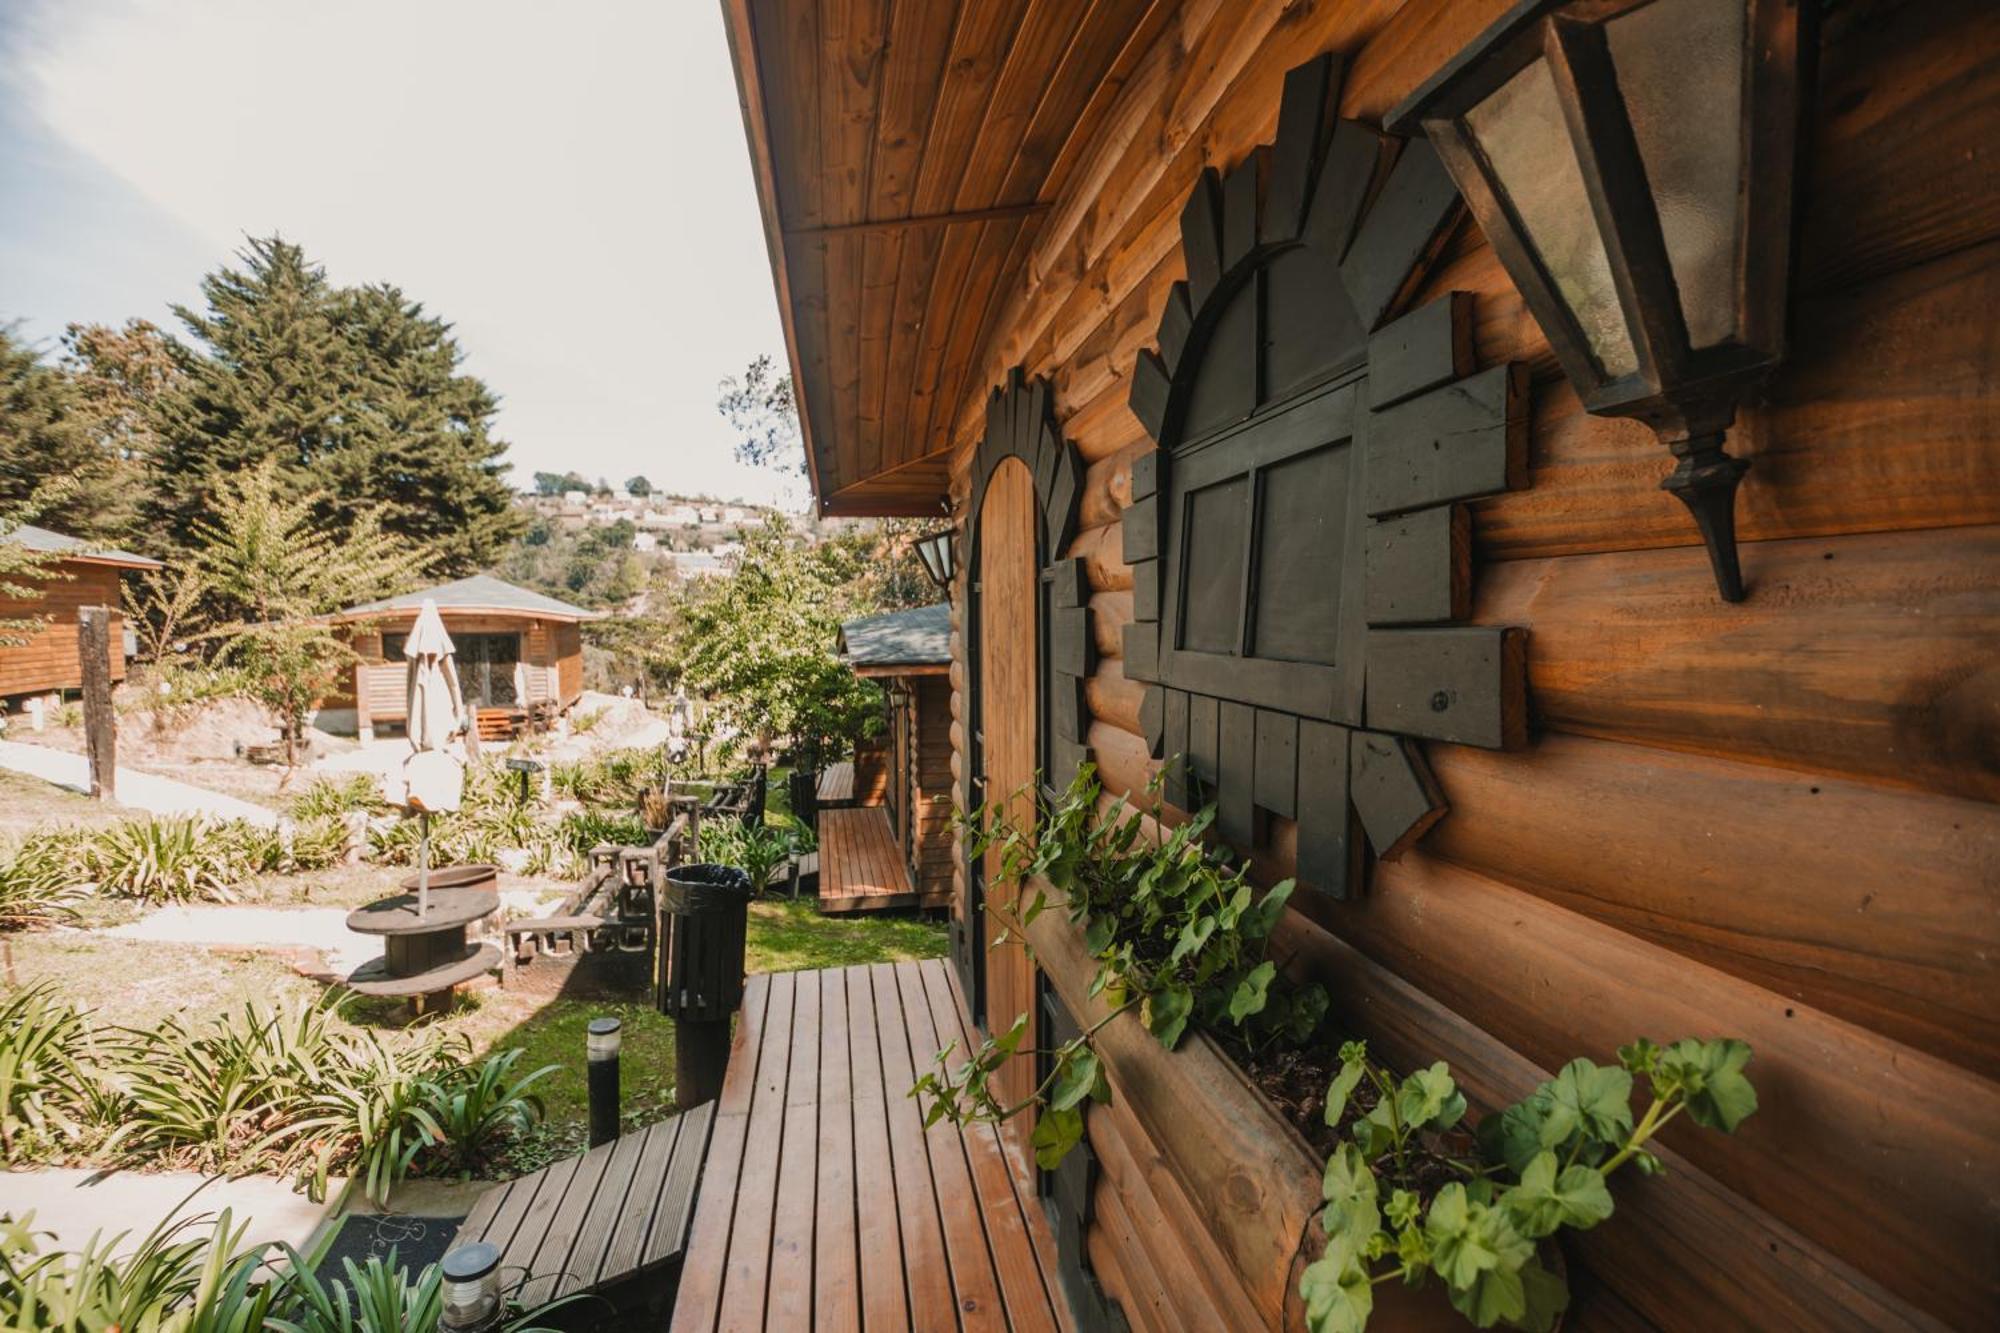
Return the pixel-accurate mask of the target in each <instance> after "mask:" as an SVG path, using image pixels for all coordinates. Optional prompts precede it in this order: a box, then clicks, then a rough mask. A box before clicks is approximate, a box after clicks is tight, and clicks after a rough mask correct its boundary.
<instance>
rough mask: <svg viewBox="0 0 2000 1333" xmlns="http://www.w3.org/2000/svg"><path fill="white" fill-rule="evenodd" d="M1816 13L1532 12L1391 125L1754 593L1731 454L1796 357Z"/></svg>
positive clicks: (1721, 569) (1713, 561) (1629, 4)
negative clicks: (1792, 335) (1808, 81)
mask: <svg viewBox="0 0 2000 1333" xmlns="http://www.w3.org/2000/svg"><path fill="white" fill-rule="evenodd" d="M1809 8H1810V6H1809V5H1806V4H1803V3H1800V2H1799V0H1525V2H1524V3H1522V4H1519V5H1516V6H1515V7H1514V8H1513V9H1512V10H1510V11H1509V12H1508V13H1507V14H1506V15H1504V16H1503V17H1502V18H1501V19H1500V20H1499V21H1497V22H1496V23H1494V24H1493V25H1492V26H1491V27H1490V28H1488V29H1487V30H1486V31H1485V32H1484V33H1482V34H1481V35H1480V36H1479V37H1478V38H1476V39H1475V40H1474V41H1473V43H1472V44H1471V45H1470V46H1468V47H1467V48H1466V49H1465V50H1464V51H1462V52H1461V53H1460V54H1459V55H1457V56H1456V57H1454V58H1453V59H1452V60H1451V61H1450V62H1449V63H1448V64H1447V65H1445V67H1444V68H1443V69H1442V70H1440V71H1438V73H1437V74H1436V75H1435V76H1433V77H1432V78H1431V79H1430V81H1429V82H1427V83H1425V84H1424V85H1423V87H1421V88H1419V89H1418V90H1417V91H1416V92H1415V93H1412V94H1411V95H1410V97H1409V99H1408V100H1407V101H1405V102H1404V103H1403V104H1402V105H1401V106H1399V107H1397V108H1396V109H1395V110H1394V111H1393V112H1392V113H1390V115H1389V117H1388V118H1387V121H1386V124H1387V126H1388V128H1389V129H1390V130H1392V131H1394V132H1395V133H1398V134H1410V133H1414V132H1416V131H1417V130H1419V129H1421V130H1422V131H1423V132H1424V133H1425V134H1427V135H1429V137H1430V141H1431V143H1432V145H1433V146H1434V147H1435V148H1436V149H1437V151H1438V156H1439V157H1440V158H1441V159H1442V160H1443V162H1444V165H1445V168H1446V169H1447V170H1448V171H1449V172H1450V173H1451V177H1452V180H1453V181H1454V182H1456V183H1457V185H1458V188H1459V191H1460V193H1462V194H1463V195H1464V196H1465V201H1466V203H1467V205H1468V206H1469V207H1470V208H1471V210H1472V213H1473V216H1474V217H1476V218H1477V219H1478V220H1479V226H1480V229H1481V230H1482V231H1484V232H1485V233H1486V239H1487V240H1488V241H1489V242H1491V243H1492V246H1493V251H1494V254H1495V255H1496V256H1497V257H1498V258H1499V260H1500V262H1501V264H1502V265H1503V266H1504V267H1505V268H1506V270H1507V276H1508V277H1510V278H1512V279H1513V281H1514V285H1515V287H1517V288H1518V289H1519V290H1520V292H1521V297H1522V299H1523V300H1524V301H1526V303H1527V305H1528V308H1529V310H1531V311H1532V312H1533V313H1534V316H1535V320H1536V322H1537V323H1539V324H1540V325H1541V326H1542V331H1543V332H1544V333H1546V334H1547V335H1548V339H1549V346H1550V348H1551V349H1552V350H1553V351H1554V352H1555V355H1556V360H1557V361H1559V362H1560V363H1561V364H1562V368H1563V373H1564V374H1565V375H1567V376H1568V377H1569V380H1570V383H1571V384H1573V385H1574V386H1575V387H1576V391H1577V395H1578V397H1579V398H1581V399H1582V401H1583V406H1584V408H1585V410H1587V411H1590V412H1594V413H1600V414H1603V415H1607V416H1625V417H1636V418H1637V419H1639V420H1641V421H1643V422H1645V423H1646V424H1647V425H1648V426H1651V427H1652V428H1653V430H1654V432H1655V433H1656V434H1657V435H1658V436H1659V437H1660V440H1661V442H1662V443H1664V444H1665V445H1666V446H1667V447H1668V449H1669V450H1670V451H1671V452H1672V453H1673V455H1674V457H1675V459H1676V460H1678V461H1677V464H1676V466H1675V467H1674V469H1673V471H1672V472H1671V473H1669V474H1668V476H1667V478H1666V479H1665V480H1664V481H1663V482H1661V487H1662V489H1664V490H1666V491H1668V492H1670V493H1671V494H1673V495H1675V496H1677V497H1678V498H1679V499H1680V500H1681V501H1682V503H1684V504H1685V505H1686V506H1687V507H1688V510H1689V512H1690V513H1692V514H1693V515H1694V519H1695V524H1696V526H1697V527H1698V528H1699V529H1700V531H1701V536H1702V541H1703V543H1704V544H1705V545H1706V546H1707V548H1708V556H1709V563H1710V565H1711V567H1712V569H1713V571H1714V574H1715V581H1716V586H1717V587H1718V588H1719V589H1720V590H1721V593H1722V596H1723V597H1724V599H1726V600H1728V601H1732V602H1735V601H1741V600H1742V598H1743V577H1742V573H1741V571H1740V569H1739V567H1738V563H1737V555H1736V520H1735V507H1734V506H1735V496H1736V485H1737V482H1738V481H1740V480H1741V479H1742V476H1743V473H1744V472H1745V470H1747V469H1748V467H1749V463H1747V462H1746V461H1745V460H1743V459H1740V458H1732V457H1731V456H1730V455H1729V454H1728V453H1726V452H1725V451H1724V448H1723V445H1724V438H1725V435H1726V433H1727V431H1728V429H1729V427H1730V425H1731V424H1732V423H1733V422H1734V421H1735V418H1736V408H1737V404H1738V403H1739V402H1740V401H1741V400H1742V399H1743V397H1744V396H1745V395H1746V394H1747V393H1748V392H1749V391H1750V390H1751V389H1752V388H1753V387H1754V386H1755V385H1756V383H1757V382H1758V381H1759V380H1760V379H1761V378H1763V376H1764V375H1765V374H1766V373H1767V372H1768V371H1769V370H1770V369H1771V367H1772V366H1773V365H1775V364H1777V362H1778V360H1779V358H1780V357H1782V356H1783V354H1784V346H1785V314H1786V303H1785V295H1786V279H1787V276H1788V269H1789V267H1790V262H1791V241H1792V178H1793V174H1794V159H1795V158H1796V156H1797V151H1798V149H1797V143H1798V123H1799V117H1800V107H1801V104H1802V88H1801V85H1802V82H1803V80H1802V77H1801V73H1800V52H1801V50H1802V49H1810V32H1809V30H1804V31H1802V23H1803V18H1802V13H1803V11H1806V10H1808V9H1809Z"/></svg>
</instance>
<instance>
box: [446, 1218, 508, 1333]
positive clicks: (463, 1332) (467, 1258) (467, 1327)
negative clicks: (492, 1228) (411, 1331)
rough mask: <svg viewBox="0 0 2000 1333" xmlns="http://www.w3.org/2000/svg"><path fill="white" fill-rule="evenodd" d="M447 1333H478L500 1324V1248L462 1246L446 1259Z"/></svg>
mask: <svg viewBox="0 0 2000 1333" xmlns="http://www.w3.org/2000/svg"><path fill="white" fill-rule="evenodd" d="M443 1267H444V1310H443V1312H442V1313H441V1314H440V1315H439V1317H438V1327H439V1328H440V1329H443V1330H446V1333H478V1330H482V1329H490V1328H495V1327H497V1326H498V1325H499V1322H500V1248H499V1247H498V1246H497V1245H489V1244H488V1243H487V1242H485V1241H483V1240H482V1241H474V1242H473V1243H472V1244H470V1245H460V1246H458V1247H457V1248H456V1249H454V1250H452V1251H451V1252H450V1253H448V1254H446V1255H445V1257H444V1265H443Z"/></svg>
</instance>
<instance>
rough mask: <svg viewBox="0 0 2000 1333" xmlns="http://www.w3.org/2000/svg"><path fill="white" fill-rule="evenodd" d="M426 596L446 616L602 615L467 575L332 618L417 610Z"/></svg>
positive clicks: (583, 617)
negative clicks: (464, 613)
mask: <svg viewBox="0 0 2000 1333" xmlns="http://www.w3.org/2000/svg"><path fill="white" fill-rule="evenodd" d="M426 599H429V600H430V601H433V602H436V603H437V608H438V610H439V611H442V612H444V613H445V614H446V615H450V614H451V613H452V612H454V611H486V612H491V613H494V614H496V615H516V616H528V617H532V618H534V619H536V620H570V621H578V620H599V619H602V618H603V614H604V613H603V612H601V611H586V610H585V609H584V608H583V607H580V606H571V605H570V604H569V603H568V602H562V601H557V600H556V599H555V598H553V597H547V596H544V595H543V594H541V593H538V592H533V591H531V590H529V589H527V588H519V587H516V586H514V585H513V584H511V583H508V582H506V581H505V580H504V579H496V578H494V577H493V576H492V575H491V574H474V575H472V576H471V577H470V578H463V579H453V580H452V581H451V582H450V583H440V584H438V585H436V586H435V587H430V588H420V589H418V590H417V591H415V592H406V593H404V594H402V595H401V596H399V597H385V598H383V599H382V600H380V601H376V602H363V603H361V604H360V605H358V606H350V607H348V608H347V609H346V610H345V611H342V612H340V613H339V614H337V615H336V616H334V619H335V620H359V619H361V618H363V617H366V616H377V615H382V614H383V613H385V612H397V611H411V612H415V611H420V610H422V609H423V605H424V602H425V600H426Z"/></svg>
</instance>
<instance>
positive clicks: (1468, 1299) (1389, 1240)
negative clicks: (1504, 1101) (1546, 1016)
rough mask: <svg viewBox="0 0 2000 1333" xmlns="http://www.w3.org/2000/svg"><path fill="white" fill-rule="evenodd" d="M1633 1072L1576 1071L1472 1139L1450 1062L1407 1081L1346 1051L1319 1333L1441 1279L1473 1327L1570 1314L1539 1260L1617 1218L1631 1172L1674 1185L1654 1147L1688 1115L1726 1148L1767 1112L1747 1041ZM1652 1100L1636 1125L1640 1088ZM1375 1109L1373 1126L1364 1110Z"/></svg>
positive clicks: (1338, 1079)
mask: <svg viewBox="0 0 2000 1333" xmlns="http://www.w3.org/2000/svg"><path fill="white" fill-rule="evenodd" d="M1618 1057H1619V1064H1618V1065H1614V1066H1608V1067H1607V1066H1600V1065H1597V1064H1595V1063H1593V1062H1592V1061H1590V1060H1585V1059H1577V1060H1572V1061H1570V1062H1569V1063H1568V1064H1567V1065H1564V1066H1563V1068H1562V1071H1561V1072H1560V1073H1558V1074H1557V1075H1556V1076H1555V1077H1554V1078H1552V1079H1550V1080H1549V1081H1548V1082H1546V1083H1543V1084H1542V1085H1541V1086H1539V1087H1538V1088H1536V1089H1535V1091H1534V1092H1532V1093H1531V1094H1529V1095H1528V1096H1527V1097H1526V1098H1525V1099H1523V1100H1522V1101H1520V1102H1517V1103H1515V1104H1514V1105H1513V1106H1510V1107H1508V1108H1507V1109H1506V1110H1504V1111H1502V1112H1500V1113H1499V1114H1497V1115H1490V1116H1487V1117H1486V1118H1485V1119H1484V1120H1481V1121H1480V1122H1479V1125H1478V1128H1477V1130H1476V1131H1475V1132H1473V1133H1472V1134H1470V1135H1469V1136H1468V1135H1467V1134H1466V1132H1465V1131H1464V1130H1463V1129H1462V1128H1461V1122H1462V1121H1463V1120H1464V1118H1465V1113H1466V1103H1465V1096H1464V1094H1462V1093H1461V1092H1459V1090H1458V1088H1457V1085H1456V1084H1455V1083H1454V1081H1453V1080H1452V1077H1451V1073H1450V1071H1449V1069H1447V1067H1446V1066H1445V1064H1444V1062H1443V1061H1439V1062H1438V1063H1436V1064H1434V1065H1432V1066H1430V1068H1428V1069H1420V1070H1418V1071H1416V1072H1415V1073H1413V1074H1411V1075H1409V1076H1407V1077H1404V1078H1400V1079H1399V1078H1397V1077H1396V1076H1395V1075H1394V1074H1392V1073H1391V1072H1389V1071H1388V1070H1386V1069H1384V1068H1383V1067H1382V1066H1381V1065H1379V1064H1377V1063H1375V1062H1374V1061H1372V1060H1370V1059H1369V1058H1368V1051H1367V1047H1366V1046H1365V1045H1364V1044H1363V1043H1361V1042H1349V1043H1348V1044H1347V1045H1345V1046H1343V1047H1341V1050H1340V1058H1341V1066H1340V1071H1339V1072H1338V1073H1337V1074H1336V1075H1335V1076H1334V1078H1333V1082H1332V1085H1331V1086H1330V1087H1329V1088H1328V1090H1327V1103H1326V1122H1327V1124H1329V1125H1332V1126H1334V1127H1336V1128H1338V1127H1339V1126H1340V1125H1341V1124H1342V1123H1343V1122H1346V1123H1348V1125H1349V1137H1348V1141H1346V1142H1343V1143H1341V1145H1340V1146H1339V1147H1338V1148H1336V1149H1335V1150H1334V1152H1333V1154H1332V1155H1331V1156H1330V1157H1329V1158H1328V1159H1327V1163H1326V1172H1325V1175H1324V1178H1323V1181H1322V1196H1323V1198H1324V1205H1325V1206H1324V1208H1323V1209H1322V1211H1321V1213H1320V1217H1319V1221H1320V1227H1321V1229H1322V1231H1323V1232H1324V1234H1325V1236H1326V1252H1325V1254H1324V1255H1323V1256H1322V1257H1320V1258H1319V1259H1317V1260H1315V1261H1314V1262H1313V1263H1312V1264H1310V1265H1309V1266H1307V1268H1306V1270H1305V1272H1304V1273H1303V1275H1302V1276H1301V1278H1300V1282H1299V1294H1300V1296H1301V1297H1302V1298H1303V1300H1304V1302H1305V1308H1306V1324H1307V1327H1308V1328H1310V1329H1311V1330H1312V1331H1313V1333H1359V1331H1360V1330H1361V1329H1363V1328H1366V1327H1367V1325H1368V1317H1369V1314H1370V1313H1371V1312H1372V1311H1373V1309H1374V1305H1375V1296H1374V1290H1375V1287H1376V1286H1377V1285H1379V1284H1381V1283H1384V1282H1389V1281H1392V1280H1395V1279H1399V1278H1400V1279H1401V1280H1402V1281H1404V1282H1406V1283H1408V1284H1410V1285H1412V1286H1415V1285H1420V1284H1422V1283H1423V1282H1425V1281H1427V1280H1428V1279H1430V1278H1431V1277H1436V1278H1437V1279H1439V1280H1440V1281H1441V1282H1442V1283H1443V1284H1444V1288H1445V1293H1446V1295H1447V1296H1448V1297H1449V1298H1450V1300H1451V1303H1452V1306H1453V1308H1455V1309H1456V1310H1457V1311H1458V1312H1459V1313H1460V1314H1462V1315H1464V1316H1465V1317H1466V1319H1468V1320H1469V1321H1471V1322H1472V1323H1473V1324H1474V1325H1476V1326H1478V1327H1480V1328H1491V1327H1493V1326H1494V1325H1496V1324H1504V1325H1506V1326H1508V1327H1510V1328H1520V1329H1530V1330H1537V1331H1543V1330H1547V1329H1549V1328H1551V1327H1553V1326H1554V1324H1555V1321H1556V1318H1557V1316H1559V1315H1560V1314H1561V1313H1562V1311H1563V1309H1564V1308H1565V1307H1566V1306H1567V1305H1568V1303H1569V1290H1568V1288H1567V1286H1566V1285H1565V1283H1564V1282H1563V1280H1562V1278H1561V1277H1560V1276H1558V1275H1557V1274H1556V1273H1555V1272H1553V1271H1551V1270H1550V1269H1549V1268H1548V1267H1547V1265H1545V1264H1544V1263H1543V1262H1542V1258H1541V1255H1540V1252H1539V1251H1538V1249H1537V1245H1538V1243H1539V1242H1540V1241H1542V1240H1544V1239H1545V1238H1547V1237H1549V1236H1551V1235H1553V1234H1554V1233H1555V1232H1556V1231H1558V1230H1559V1229H1561V1228H1563V1227H1574V1228H1576V1229H1577V1230H1579V1231H1582V1230H1588V1229H1589V1228H1591V1227H1594V1226H1596V1225H1597V1224H1598V1223H1599V1222H1602V1221H1603V1220H1604V1219H1605V1218H1607V1217H1609V1216H1611V1211H1612V1201H1611V1192H1610V1190H1609V1188H1607V1186H1606V1183H1605V1180H1606V1177H1608V1176H1609V1175H1610V1174H1611V1173H1612V1172H1614V1171H1616V1170H1618V1169H1619V1168H1620V1167H1622V1166H1624V1165H1626V1164H1627V1163H1631V1164H1632V1165H1634V1166H1635V1167H1636V1168H1637V1169H1639V1170H1640V1171H1641V1172H1644V1173H1646V1174H1651V1173H1653V1172H1656V1171H1658V1170H1660V1169H1661V1168H1660V1161H1659V1159H1658V1158H1657V1157H1655V1156H1654V1155H1653V1154H1652V1153H1651V1152H1650V1151H1648V1150H1647V1148H1646V1144H1647V1143H1648V1142H1649V1141H1650V1140H1651V1139H1652V1138H1653V1136H1654V1135H1656V1134H1657V1133H1659V1131H1660V1130H1661V1128H1662V1127H1664V1126H1665V1125H1666V1124H1668V1123H1669V1122H1670V1121H1672V1120H1673V1119H1674V1118H1675V1117H1677V1116H1679V1115H1681V1114H1682V1113H1684V1112H1685V1113H1686V1114H1687V1116H1688V1118H1689V1119H1691V1120H1693V1121H1694V1122H1695V1123H1696V1124H1699V1125H1704V1126H1707V1127H1708V1128H1711V1129H1720V1130H1722V1131H1724V1132H1725V1133H1727V1132H1732V1131H1734V1130H1735V1128H1736V1126H1737V1125H1739V1124H1741V1123H1742V1122H1743V1120H1744V1119H1745V1118H1746V1117H1747V1116H1749V1115H1750V1114H1751V1113H1752V1112H1754V1111H1755V1110H1756V1109H1757V1094H1756V1091H1755V1089H1753V1088H1752V1087H1751V1086H1750V1080H1749V1079H1748V1078H1746V1077H1745V1076H1744V1074H1743V1067H1744V1066H1745V1065H1746V1064H1748V1063H1749V1060H1750V1048H1749V1046H1747V1045H1745V1044H1744V1043H1743V1042H1741V1041H1736V1040H1732V1039H1719V1040H1710V1041H1702V1040H1697V1039H1695V1038H1687V1039H1684V1040H1681V1041H1677V1042H1675V1043H1673V1044H1672V1045H1670V1046H1665V1047H1661V1046H1655V1045H1654V1044H1653V1043H1652V1042H1650V1041H1647V1040H1645V1039H1643V1038H1642V1039H1640V1040H1639V1041H1636V1042H1634V1043H1633V1044H1631V1045H1630V1046H1624V1047H1621V1048H1619V1052H1618ZM1635 1078H1636V1079H1643V1080H1644V1081H1645V1082H1646V1084H1647V1087H1648V1091H1649V1093H1650V1101H1649V1102H1648V1104H1647V1107H1646V1110H1645V1112H1644V1113H1643V1114H1642V1115H1641V1116H1640V1117H1639V1118H1638V1119H1637V1120H1636V1121H1634V1119H1633V1117H1632V1088H1633V1080H1634V1079H1635ZM1361 1099H1372V1103H1373V1104H1372V1105H1371V1106H1369V1107H1368V1109H1367V1110H1366V1112H1365V1113H1358V1114H1350V1109H1353V1110H1355V1111H1358V1110H1359V1107H1358V1101H1359V1100H1361Z"/></svg>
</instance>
